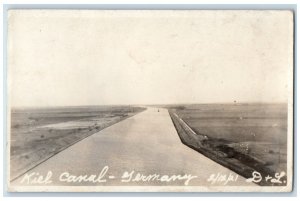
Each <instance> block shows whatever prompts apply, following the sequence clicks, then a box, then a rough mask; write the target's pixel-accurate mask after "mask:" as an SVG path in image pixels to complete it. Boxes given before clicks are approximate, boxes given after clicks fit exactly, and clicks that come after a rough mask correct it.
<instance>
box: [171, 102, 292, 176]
mask: <svg viewBox="0 0 300 201" xmlns="http://www.w3.org/2000/svg"><path fill="white" fill-rule="evenodd" d="M169 111H170V113H175V114H177V115H178V117H179V118H181V119H182V120H183V121H184V122H185V123H186V124H187V125H188V126H189V127H190V128H192V130H193V131H194V132H195V133H196V134H197V135H198V138H194V139H193V140H190V139H189V140H190V141H189V140H187V141H189V143H188V145H189V144H190V145H191V144H194V142H193V141H198V144H194V145H195V146H198V147H199V148H198V149H202V150H200V151H204V152H209V154H208V155H209V156H211V157H214V158H215V160H217V162H220V163H222V164H223V165H225V166H228V167H229V168H231V169H233V170H237V169H240V170H241V169H242V168H245V169H247V168H248V167H249V168H248V169H249V170H256V171H259V172H261V173H262V175H263V176H267V175H268V174H270V175H272V174H273V175H274V173H276V172H281V171H285V172H286V169H287V106H286V105H284V104H201V105H181V106H173V107H169ZM171 117H172V115H171ZM174 118H175V117H174V115H173V117H172V119H174ZM173 122H174V120H173ZM177 131H178V126H177ZM194 145H193V146H194ZM195 148H196V149H197V147H195ZM214 155H215V156H214ZM237 171H239V170H237ZM240 172H242V173H243V171H240ZM244 172H246V171H244ZM249 174H250V172H249V173H248V174H247V176H249ZM244 176H246V175H244Z"/></svg>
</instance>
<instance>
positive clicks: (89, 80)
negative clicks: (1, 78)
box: [7, 9, 294, 192]
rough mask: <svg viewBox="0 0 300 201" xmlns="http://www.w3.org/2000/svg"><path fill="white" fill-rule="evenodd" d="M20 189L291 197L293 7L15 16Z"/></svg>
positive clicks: (13, 125)
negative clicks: (275, 194)
mask: <svg viewBox="0 0 300 201" xmlns="http://www.w3.org/2000/svg"><path fill="white" fill-rule="evenodd" d="M7 21H8V28H7V29H8V33H7V74H8V76H7V86H8V102H7V103H8V104H7V128H8V130H7V158H8V162H7V163H8V164H7V175H8V177H7V183H8V190H9V191H10V192H291V191H292V186H293V174H294V172H293V105H294V102H293V93H294V91H293V84H294V13H293V11H291V10H284V9H283V10H83V9H73V10H68V9H10V10H9V11H8V17H7Z"/></svg>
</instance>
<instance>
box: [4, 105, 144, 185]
mask: <svg viewBox="0 0 300 201" xmlns="http://www.w3.org/2000/svg"><path fill="white" fill-rule="evenodd" d="M144 109H145V108H141V107H129V106H91V107H59V108H39V109H38V108H36V109H34V108H31V109H13V110H12V111H11V139H10V140H11V143H10V145H11V147H10V172H11V179H14V178H16V177H18V176H20V175H22V174H23V173H24V172H26V171H27V170H29V169H30V168H32V167H34V166H35V165H37V164H39V163H40V162H42V161H44V160H45V159H47V158H49V157H51V156H53V155H54V154H56V153H58V152H60V151H61V150H63V149H65V148H67V147H68V146H70V145H72V144H74V143H76V142H78V141H79V140H82V139H84V138H85V137H87V136H89V135H91V134H94V133H96V132H98V131H100V130H102V129H104V128H106V127H108V126H110V125H112V124H115V123H117V122H119V121H122V120H124V119H126V118H128V117H131V116H133V115H135V114H137V113H138V112H141V111H143V110H144Z"/></svg>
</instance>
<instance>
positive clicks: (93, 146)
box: [12, 108, 255, 188]
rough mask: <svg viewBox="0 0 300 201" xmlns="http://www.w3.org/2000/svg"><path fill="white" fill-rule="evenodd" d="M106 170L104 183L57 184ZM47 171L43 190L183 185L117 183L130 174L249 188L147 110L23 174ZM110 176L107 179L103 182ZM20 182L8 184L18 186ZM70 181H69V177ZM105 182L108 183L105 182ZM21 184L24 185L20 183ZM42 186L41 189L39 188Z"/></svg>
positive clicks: (165, 116) (163, 116)
mask: <svg viewBox="0 0 300 201" xmlns="http://www.w3.org/2000/svg"><path fill="white" fill-rule="evenodd" d="M105 166H108V168H109V169H108V172H107V174H106V177H105V179H107V181H106V182H103V183H100V182H95V183H93V182H88V181H86V182H69V183H68V182H64V181H61V180H59V179H58V178H59V176H60V175H61V174H62V173H63V172H68V174H70V175H77V176H78V175H91V174H95V175H98V174H99V172H100V171H101V170H102V169H103V167H105ZM49 170H51V171H52V173H53V175H52V183H51V184H48V185H91V186H92V185H108V186H109V185H116V186H118V185H122V186H132V185H139V186H151V185H155V186H169V185H171V186H174V185H182V186H184V185H185V182H186V180H174V181H170V182H166V181H159V180H157V179H153V180H152V179H151V180H149V181H141V180H138V179H137V180H134V179H133V178H132V179H130V180H129V179H128V182H122V181H121V178H122V175H124V173H125V175H126V172H128V174H129V173H131V171H134V172H133V177H134V178H136V176H137V175H138V174H140V176H141V174H142V175H145V176H149V175H153V174H156V175H160V177H161V176H162V175H169V176H172V175H182V176H184V175H193V176H197V178H194V179H192V180H190V181H189V182H188V185H192V186H202V187H203V186H204V187H206V188H209V187H210V186H224V185H225V184H224V183H225V181H222V180H221V181H217V182H212V181H209V178H210V176H211V175H212V174H214V175H217V174H220V175H225V176H226V178H227V177H228V176H229V175H232V176H233V177H234V180H235V181H234V182H233V181H230V182H228V183H227V184H226V185H227V186H230V185H231V186H232V185H234V186H236V185H242V186H245V185H247V186H251V185H255V184H253V183H247V182H246V181H245V178H243V177H241V176H239V175H237V174H236V173H234V172H232V171H231V170H229V169H227V168H225V167H223V166H221V165H219V164H218V163H215V162H214V161H212V160H210V159H209V158H207V157H205V156H203V155H201V154H199V153H198V152H196V151H194V150H192V149H190V148H189V147H187V146H185V145H184V144H182V142H181V141H180V138H179V137H178V134H177V131H176V129H175V127H174V125H173V123H172V120H171V118H170V116H169V113H168V110H166V109H159V112H158V109H156V108H148V109H147V110H146V111H143V112H141V113H139V114H137V115H134V116H132V117H130V118H127V119H126V120H124V121H121V122H119V123H116V124H114V125H113V126H110V127H107V128H105V129H103V130H101V131H99V132H98V133H95V134H94V135H91V136H89V137H87V138H85V139H84V140H82V141H80V142H78V143H76V144H74V145H72V146H70V147H68V148H67V149H65V150H64V151H62V152H60V153H58V154H56V155H54V156H53V157H51V158H50V159H48V160H47V161H45V162H44V163H41V164H40V165H38V166H37V167H35V168H33V169H32V170H30V171H29V172H28V174H32V173H39V175H46V174H47V171H49ZM109 176H110V177H109ZM23 178H24V177H20V178H18V179H16V180H14V181H13V183H12V185H13V186H17V185H20V182H21V181H22V179H23ZM73 178H74V177H73ZM110 178H111V179H110ZM23 185H26V183H25V184H24V183H23ZM44 185H47V184H44Z"/></svg>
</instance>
